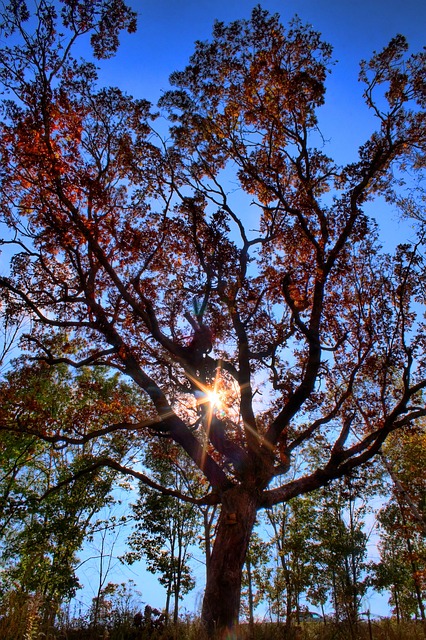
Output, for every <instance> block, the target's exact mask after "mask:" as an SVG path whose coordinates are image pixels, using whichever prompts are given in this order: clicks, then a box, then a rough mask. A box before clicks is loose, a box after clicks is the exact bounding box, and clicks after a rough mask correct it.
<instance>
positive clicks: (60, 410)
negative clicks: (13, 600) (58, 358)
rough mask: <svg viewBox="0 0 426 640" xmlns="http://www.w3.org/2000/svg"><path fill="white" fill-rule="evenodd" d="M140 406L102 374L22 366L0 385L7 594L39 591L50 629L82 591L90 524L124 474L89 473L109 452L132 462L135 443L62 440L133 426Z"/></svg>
mask: <svg viewBox="0 0 426 640" xmlns="http://www.w3.org/2000/svg"><path fill="white" fill-rule="evenodd" d="M135 400H136V398H135V397H132V390H131V388H130V387H129V386H127V385H124V384H122V383H120V382H119V381H118V379H117V376H106V374H105V371H104V370H102V369H97V370H91V369H87V368H83V369H81V370H79V371H78V372H77V373H75V372H73V371H70V369H69V368H68V367H66V366H65V365H61V366H59V367H57V368H55V369H52V368H51V367H48V366H46V365H43V364H33V365H32V366H28V365H26V364H23V363H20V362H18V361H15V362H14V366H12V367H11V368H10V371H9V373H8V374H7V375H6V377H5V379H4V380H3V381H2V383H1V384H0V404H1V409H0V426H1V429H2V430H3V436H2V440H1V455H0V469H1V480H0V488H1V491H2V495H1V506H2V509H1V512H0V524H1V530H2V545H1V563H2V592H3V593H2V598H3V600H5V599H9V598H10V592H11V591H14V590H16V587H14V585H19V588H18V591H19V593H20V594H21V596H22V598H21V599H24V601H25V600H29V599H31V598H32V597H34V596H35V595H37V598H38V609H39V613H40V615H41V617H42V624H43V625H44V628H46V627H49V626H51V625H52V624H53V621H54V619H55V616H56V614H57V612H58V610H59V607H60V605H61V604H62V603H63V601H64V600H65V599H67V598H70V597H71V596H73V595H74V593H75V591H76V589H77V588H78V586H79V582H78V579H77V577H76V568H77V565H78V560H77V555H76V554H77V552H78V551H79V549H80V547H81V545H82V543H83V540H84V539H85V538H87V537H88V536H89V534H90V531H91V529H92V518H93V517H94V515H95V514H96V513H97V512H99V511H100V509H101V508H102V507H103V506H104V505H105V504H107V503H108V502H109V501H111V489H112V486H113V483H114V479H115V475H116V472H115V471H113V470H112V469H108V468H103V467H102V466H101V467H99V466H97V465H95V466H94V468H93V469H92V471H91V472H90V473H88V472H87V465H88V463H90V462H92V461H93V460H97V459H98V457H99V456H102V453H103V452H105V451H107V452H108V453H110V452H111V451H115V452H116V454H118V455H121V456H125V455H126V454H127V453H128V451H129V449H131V447H132V442H131V440H130V441H128V442H124V441H123V439H122V435H121V434H118V435H117V434H113V435H112V437H109V436H108V430H107V431H106V432H104V437H103V438H101V437H99V438H97V439H96V440H93V439H92V438H87V439H86V444H84V446H74V447H72V446H68V447H66V448H64V447H63V445H62V443H61V440H60V438H59V439H58V438H57V435H56V434H58V433H59V432H61V433H62V434H71V433H72V434H73V436H72V437H73V438H77V439H78V440H79V441H83V442H84V439H85V436H87V434H88V433H90V432H91V431H97V432H98V433H99V435H100V434H101V432H102V426H103V423H105V420H107V422H108V424H109V421H110V420H111V418H112V416H113V415H115V418H116V419H117V420H118V419H120V420H123V419H124V420H125V419H128V416H129V414H132V415H134V414H135V413H137V412H138V411H140V407H137V404H136V403H135V402H134V401H135ZM52 443H53V444H54V445H56V446H52ZM82 469H84V473H81V470H82ZM70 472H71V473H73V474H74V479H73V481H72V482H68V481H69V478H70Z"/></svg>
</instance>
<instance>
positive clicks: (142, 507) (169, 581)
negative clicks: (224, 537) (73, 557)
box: [125, 442, 200, 623]
mask: <svg viewBox="0 0 426 640" xmlns="http://www.w3.org/2000/svg"><path fill="white" fill-rule="evenodd" d="M177 454H178V451H177V450H176V448H175V447H172V446H170V445H169V443H167V442H163V443H161V445H160V446H158V447H156V448H155V450H151V451H150V452H149V453H148V454H147V455H146V456H145V459H144V464H145V466H147V467H148V468H149V469H150V470H151V471H152V473H153V477H154V478H155V480H156V481H157V482H158V483H159V484H162V485H164V484H166V485H167V486H169V487H173V488H174V489H175V490H176V492H181V491H182V485H183V484H184V479H183V476H182V473H181V472H180V470H179V467H178V466H177V460H176V455H177ZM132 509H133V517H134V519H135V521H136V524H135V526H134V531H133V533H132V534H131V535H130V537H129V541H128V542H129V546H130V548H131V551H130V552H129V553H127V554H126V555H125V559H126V561H127V562H129V563H133V562H135V561H136V560H140V559H141V558H142V557H143V558H145V560H146V562H147V568H148V571H150V572H151V573H153V574H155V575H159V578H158V579H159V582H160V584H162V585H163V586H164V587H165V589H166V605H165V614H166V619H168V618H169V612H170V605H171V602H173V622H174V623H176V622H177V621H178V615H179V600H180V599H181V598H182V597H183V596H184V595H185V594H186V593H188V592H189V591H190V590H191V589H193V588H194V586H195V582H194V580H193V578H192V575H191V570H190V567H189V564H188V560H189V557H190V555H189V553H190V552H189V547H190V545H192V544H194V542H195V538H196V534H197V531H198V530H199V529H200V513H199V512H198V510H197V508H196V506H195V505H194V504H185V503H182V502H180V501H179V500H178V499H177V498H176V497H174V496H170V495H169V496H165V495H162V494H161V493H159V492H158V491H155V490H154V489H150V488H149V487H147V486H146V485H144V484H143V483H142V484H140V486H139V498H138V501H137V502H136V503H135V504H134V505H133V506H132Z"/></svg>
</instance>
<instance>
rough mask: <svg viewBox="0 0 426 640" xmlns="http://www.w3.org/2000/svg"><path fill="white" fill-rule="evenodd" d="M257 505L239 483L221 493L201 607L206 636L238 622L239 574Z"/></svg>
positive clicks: (225, 629)
mask: <svg viewBox="0 0 426 640" xmlns="http://www.w3.org/2000/svg"><path fill="white" fill-rule="evenodd" d="M257 509H258V503H257V500H256V495H255V493H254V492H250V491H248V490H247V489H245V488H243V487H234V488H233V489H230V490H228V491H227V492H226V493H225V494H224V497H223V503H222V510H221V513H220V517H219V521H218V525H217V532H216V539H215V542H214V545H213V551H212V555H211V558H210V566H209V573H208V579H207V584H206V591H205V594H204V601H203V610H202V618H203V622H204V624H205V626H206V628H207V632H208V634H209V636H210V637H212V636H213V635H214V634H215V633H217V632H222V631H228V630H229V629H232V628H233V627H234V626H235V625H236V624H237V623H238V614H239V609H240V595H241V574H242V570H243V566H244V561H245V558H246V554H247V549H248V545H249V542H250V536H251V533H252V530H253V526H254V523H255V520H256V513H257Z"/></svg>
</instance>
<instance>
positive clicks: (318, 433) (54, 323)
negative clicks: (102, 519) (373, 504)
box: [0, 0, 426, 630]
mask: <svg viewBox="0 0 426 640" xmlns="http://www.w3.org/2000/svg"><path fill="white" fill-rule="evenodd" d="M57 7H58V3H54V2H53V1H52V2H51V1H50V0H39V1H38V2H37V4H36V9H34V11H33V14H32V15H31V16H30V15H29V12H28V10H27V7H26V3H25V2H24V1H23V0H17V1H14V2H13V3H12V2H11V3H10V4H9V5H8V6H6V7H5V8H4V9H3V16H2V34H3V38H5V37H7V36H8V35H11V36H12V38H11V40H10V43H11V44H10V46H7V45H6V46H4V47H3V49H2V52H1V54H0V62H1V70H0V79H1V82H2V85H3V93H4V96H5V100H4V102H3V118H2V123H1V130H0V154H1V171H0V181H1V193H0V210H1V215H2V219H3V221H4V223H5V225H6V226H7V228H8V229H9V233H8V235H6V236H5V242H6V243H8V244H9V249H10V251H11V252H12V253H13V250H15V253H14V255H13V257H12V260H11V268H10V273H9V274H8V275H7V276H2V277H1V279H0V284H1V287H2V289H3V292H4V293H3V295H4V301H5V304H6V305H7V313H8V314H9V317H13V314H14V313H20V312H22V309H23V308H24V309H25V313H26V314H28V315H30V316H31V317H32V322H33V324H32V329H31V331H30V333H29V334H28V336H27V345H28V348H29V349H31V350H32V351H33V355H35V356H37V357H39V358H42V359H44V360H45V361H46V362H47V363H49V364H51V365H52V366H54V365H55V364H57V363H61V362H66V363H68V364H70V365H73V366H76V367H80V366H82V365H87V366H89V365H93V366H96V365H98V364H102V365H104V366H108V367H110V368H111V369H112V370H115V371H119V372H121V374H122V375H123V376H128V377H130V378H131V379H132V380H133V381H134V382H135V383H136V385H138V387H139V388H140V390H141V393H142V394H144V395H145V396H146V398H147V399H148V401H149V402H150V410H149V411H148V412H147V416H146V419H147V421H149V423H150V425H149V429H150V433H151V437H152V438H157V437H167V438H170V439H171V440H172V441H174V442H175V444H176V445H179V446H181V447H182V448H183V449H184V451H185V452H186V454H187V455H188V459H191V460H192V461H193V462H194V464H195V465H196V466H197V467H198V469H199V471H200V475H201V477H203V478H204V479H205V485H204V486H205V488H206V493H205V495H204V497H202V498H200V499H198V498H193V497H192V496H191V495H186V494H181V495H180V497H181V499H182V500H187V501H189V502H191V501H194V500H198V501H199V502H200V503H203V504H211V505H219V504H220V505H221V513H220V517H219V521H218V526H217V530H216V537H215V541H214V548H213V551H212V555H211V558H210V564H209V572H208V581H207V586H206V591H205V597H204V605H203V617H204V620H205V622H206V624H207V626H208V628H209V629H210V630H213V629H214V628H215V626H218V627H228V626H232V625H233V624H234V623H235V621H236V620H237V617H238V609H239V600H240V584H241V570H242V566H243V563H244V559H245V555H246V551H247V547H248V544H249V539H250V535H251V532H252V528H253V524H254V522H255V518H256V513H257V511H258V510H259V509H262V508H265V507H270V506H271V505H274V504H278V503H281V502H285V501H287V500H289V499H290V498H292V497H295V496H297V495H301V494H304V493H306V492H309V491H312V490H313V489H316V488H318V487H321V486H324V485H326V484H327V483H329V482H330V481H331V480H332V479H333V478H338V477H342V476H344V475H346V474H348V473H349V472H351V471H352V470H353V469H354V468H355V467H357V466H359V465H362V464H363V463H365V462H367V461H368V460H370V459H371V458H372V457H373V456H374V455H375V454H377V453H378V452H379V451H380V447H381V445H382V443H383V442H384V441H385V439H386V437H387V436H388V434H390V433H391V432H392V431H394V430H396V429H398V428H399V427H401V426H402V425H406V424H408V423H410V422H412V421H413V420H416V419H417V418H419V417H420V416H423V415H424V414H425V413H426V409H425V407H424V403H423V402H422V399H421V394H422V390H423V388H424V387H425V386H426V375H425V374H426V370H425V360H424V352H425V349H424V327H423V325H422V320H421V313H422V309H421V307H422V304H423V303H424V292H425V289H424V270H423V258H422V247H423V235H422V228H421V226H422V220H421V215H420V213H419V209H418V204H417V202H416V192H415V191H414V186H415V179H416V175H417V174H419V173H421V171H422V169H423V167H424V148H425V142H426V136H425V116H424V113H423V111H422V108H423V107H424V106H425V84H424V77H425V73H424V71H425V69H424V67H425V55H424V54H417V55H411V56H410V55H408V53H407V44H406V41H405V39H404V38H403V37H402V36H397V37H396V38H395V39H393V40H392V41H391V42H390V43H389V44H388V45H387V46H386V47H385V48H384V49H383V51H381V52H379V53H375V54H374V55H373V57H372V59H371V61H370V62H364V63H363V64H362V69H361V80H362V82H363V83H364V96H365V99H366V103H367V108H369V109H370V110H371V112H372V113H373V115H374V116H375V117H376V122H377V127H376V128H375V129H374V130H373V131H372V134H371V136H370V138H369V139H368V140H366V141H365V144H363V145H362V146H361V147H360V149H359V150H358V151H356V150H354V156H353V157H354V161H353V162H352V163H351V164H349V165H347V166H343V167H342V166H337V165H336V164H335V163H334V162H333V161H332V159H331V158H329V157H328V156H327V155H326V154H325V150H324V140H323V138H322V136H321V135H320V134H319V123H318V117H317V112H318V109H319V107H321V106H322V105H323V103H324V97H325V80H326V76H327V73H328V71H329V70H330V67H331V63H332V60H331V47H330V46H329V45H328V44H326V43H324V42H323V41H322V40H321V38H320V35H319V34H318V33H316V32H315V31H314V30H313V29H312V28H311V27H305V26H304V25H302V24H301V23H300V22H298V21H294V22H293V23H292V24H291V25H290V26H289V28H288V29H285V28H284V27H283V26H282V25H281V24H280V21H279V18H278V17H277V16H271V15H269V14H268V13H267V12H265V11H263V10H262V9H261V8H260V7H258V8H256V9H255V10H254V11H253V13H252V16H251V18H250V19H249V20H241V21H238V22H235V23H232V24H230V25H229V26H225V25H224V24H222V23H217V24H216V25H215V27H214V31H213V38H212V40H211V41H210V42H204V43H201V42H199V43H197V44H196V49H195V52H194V54H193V56H192V58H191V60H190V63H189V66H188V67H187V68H186V69H185V70H184V71H182V72H179V73H174V74H173V75H172V77H171V81H172V84H173V85H174V89H172V90H171V91H169V92H167V93H165V94H164V96H163V98H162V100H161V105H160V106H161V108H162V109H164V110H165V111H168V113H169V117H170V120H171V122H172V125H173V126H172V129H171V135H172V137H171V139H170V138H169V142H168V143H167V144H166V143H165V142H162V141H161V139H160V138H159V137H158V136H157V137H156V136H155V135H154V131H153V124H152V116H151V113H150V105H149V104H148V103H147V102H145V101H143V100H134V99H133V98H131V97H129V96H127V95H125V94H123V93H122V92H121V91H120V90H119V89H116V88H100V89H97V88H96V86H95V82H96V68H95V66H94V65H93V64H92V63H90V62H84V61H81V59H80V58H79V59H78V60H77V59H75V58H73V57H72V50H73V45H74V43H75V42H76V41H77V40H78V39H82V40H83V42H84V39H85V38H86V37H88V35H89V34H90V39H91V42H92V45H93V47H94V54H95V56H96V57H97V58H99V59H101V58H106V57H108V56H110V55H112V54H113V53H114V50H115V49H116V47H117V45H118V32H119V30H120V29H122V28H127V29H129V30H133V29H134V27H135V24H134V15H133V14H132V12H131V11H130V10H129V9H128V8H127V7H126V6H125V5H124V3H123V1H122V0H95V1H89V0H62V2H61V7H62V8H61V11H60V13H59V14H58V9H57ZM30 18H31V19H30ZM58 25H59V26H58ZM79 53H81V48H80V49H79ZM407 172H411V173H409V180H410V182H409V183H407V186H410V187H411V189H412V191H411V194H410V196H409V197H408V198H407V197H405V198H404V199H402V198H400V197H399V195H398V192H397V191H396V190H395V189H394V187H395V186H397V185H398V184H400V183H401V181H403V180H404V176H405V175H406V173H407ZM406 195H407V194H405V196H406ZM381 196H384V197H385V198H386V200H387V202H389V203H392V206H397V205H398V204H400V205H401V206H403V207H404V208H405V210H407V211H409V212H410V213H411V214H412V215H413V216H415V217H417V218H418V219H419V220H418V222H419V226H420V235H419V239H418V241H417V242H416V243H415V244H412V245H410V244H408V243H407V244H404V245H402V246H400V247H398V249H397V250H396V252H395V255H386V254H384V253H383V252H382V251H381V250H380V247H379V246H378V242H377V237H376V228H375V223H374V221H373V220H371V219H370V218H369V217H368V215H367V212H366V211H367V210H366V207H365V205H366V203H367V202H368V203H369V204H370V207H369V210H370V211H371V201H374V199H375V198H379V197H381ZM192 301H194V304H193V309H192V308H191V303H192ZM64 330H65V331H67V333H68V341H67V342H65V343H64V342H62V343H61V342H58V341H56V342H55V341H54V340H53V339H52V334H55V333H56V332H57V331H61V332H63V331H64ZM213 390H214V391H215V392H216V395H213V394H211V393H210V391H213ZM114 428H116V429H121V430H124V431H127V432H131V431H132V430H133V429H134V430H137V429H140V428H141V423H140V422H138V423H136V422H135V423H134V424H132V423H131V421H129V422H128V423H125V424H123V423H121V424H117V425H115V426H114V425H113V424H111V429H114ZM94 435H95V434H94ZM54 437H55V438H56V439H58V438H59V439H62V441H63V443H64V444H66V442H67V440H69V438H70V436H69V434H67V433H55V434H54ZM308 446H309V451H315V449H319V450H320V451H321V455H319V454H317V457H316V458H314V459H318V460H322V462H321V463H320V464H319V465H318V466H317V467H316V468H315V469H314V470H313V471H312V470H308V467H307V466H306V467H303V466H302V467H300V468H298V470H297V471H296V473H294V474H289V473H288V472H289V469H290V468H291V467H292V465H293V461H294V460H295V459H296V454H297V453H298V452H299V451H300V452H303V451H304V450H306V449H307V448H308ZM100 463H102V464H107V465H108V464H109V465H111V466H113V467H114V468H116V469H121V470H122V471H123V472H125V473H130V474H133V475H135V476H137V477H139V478H140V479H142V480H144V481H145V482H147V483H149V484H150V485H151V486H154V487H157V488H158V489H159V490H162V491H164V492H165V493H172V494H176V492H175V491H173V490H170V489H169V488H168V487H163V488H162V487H161V486H160V485H159V483H158V482H155V481H153V480H152V479H150V478H149V477H148V475H147V474H144V473H142V472H140V471H138V470H137V467H132V466H128V467H124V466H123V465H121V464H120V463H119V462H118V461H117V459H115V457H114V454H113V452H112V453H111V455H110V456H109V457H108V456H104V457H103V458H102V460H100ZM92 468H93V465H92ZM200 482H201V481H200Z"/></svg>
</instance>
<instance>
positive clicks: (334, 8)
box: [101, 0, 426, 162]
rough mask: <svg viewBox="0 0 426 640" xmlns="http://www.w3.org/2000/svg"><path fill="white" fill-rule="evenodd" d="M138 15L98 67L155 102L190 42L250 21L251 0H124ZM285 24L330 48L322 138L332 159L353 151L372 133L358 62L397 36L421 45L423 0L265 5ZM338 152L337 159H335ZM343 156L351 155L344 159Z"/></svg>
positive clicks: (305, 0)
mask: <svg viewBox="0 0 426 640" xmlns="http://www.w3.org/2000/svg"><path fill="white" fill-rule="evenodd" d="M129 4H130V5H131V6H132V8H133V9H134V10H135V11H137V13H138V15H139V28H138V31H137V33H136V34H133V35H128V34H125V35H123V37H122V46H121V47H120V50H119V52H118V55H117V56H116V57H115V58H114V59H113V60H111V61H109V62H107V63H103V71H102V74H101V77H102V81H104V82H109V83H111V84H117V85H118V86H120V87H121V88H123V89H126V90H127V91H128V92H129V93H131V94H133V95H134V96H135V97H140V98H147V99H149V100H151V101H153V102H156V101H157V100H158V98H159V97H160V95H161V92H162V91H163V90H165V89H167V88H168V86H169V84H168V78H169V75H170V73H171V72H172V71H175V70H180V69H182V68H184V66H185V65H186V63H187V61H188V58H189V56H190V55H191V53H192V51H193V48H194V42H195V40H197V39H198V40H206V39H208V38H209V37H210V35H211V30H212V25H213V22H214V21H215V20H216V19H218V20H222V21H224V22H230V21H232V20H236V19H239V18H248V17H249V16H250V13H251V10H252V9H253V7H254V6H255V5H256V2H255V1H252V0H198V1H197V0H129ZM260 4H261V6H262V7H263V8H264V9H267V10H268V11H270V12H271V13H279V14H280V15H281V18H282V21H283V23H284V24H287V23H288V21H289V20H290V19H291V18H292V17H293V16H294V15H296V14H297V15H298V16H299V17H300V18H301V19H302V21H303V22H306V23H309V24H312V25H313V27H314V28H315V29H316V30H318V31H320V32H321V33H322V35H323V37H324V39H325V40H327V41H328V42H329V43H331V44H332V45H333V47H334V57H335V59H336V60H337V63H336V65H335V66H334V68H333V73H332V75H331V76H330V77H329V79H328V82H327V87H328V93H327V96H328V103H327V108H326V109H325V110H324V120H323V127H322V129H323V134H324V136H325V138H326V139H327V140H331V142H332V143H333V145H335V151H334V153H335V159H336V160H338V161H340V160H341V161H342V162H345V161H348V160H352V155H351V154H352V153H354V151H355V150H356V149H357V148H358V146H359V144H361V143H362V142H364V140H365V139H366V138H367V137H368V136H369V134H370V133H371V121H372V117H371V116H370V115H369V114H368V112H367V108H366V107H365V106H364V104H363V100H362V86H361V85H360V84H359V83H358V80H357V78H358V72H359V61H360V60H361V59H362V58H369V57H370V56H371V54H372V52H373V51H374V50H380V49H381V48H382V47H383V46H385V45H386V44H387V43H388V42H389V40H390V39H391V38H392V37H393V36H395V35H396V34H397V33H402V34H404V35H405V36H406V37H407V39H408V41H409V43H410V45H411V47H412V48H413V50H419V49H421V48H422V47H423V46H424V45H425V44H426V37H425V33H426V2H424V1H423V0H358V1H354V0H340V1H338V0H287V1H285V0H264V2H261V3H260ZM336 154H337V157H336ZM348 154H349V155H348Z"/></svg>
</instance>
